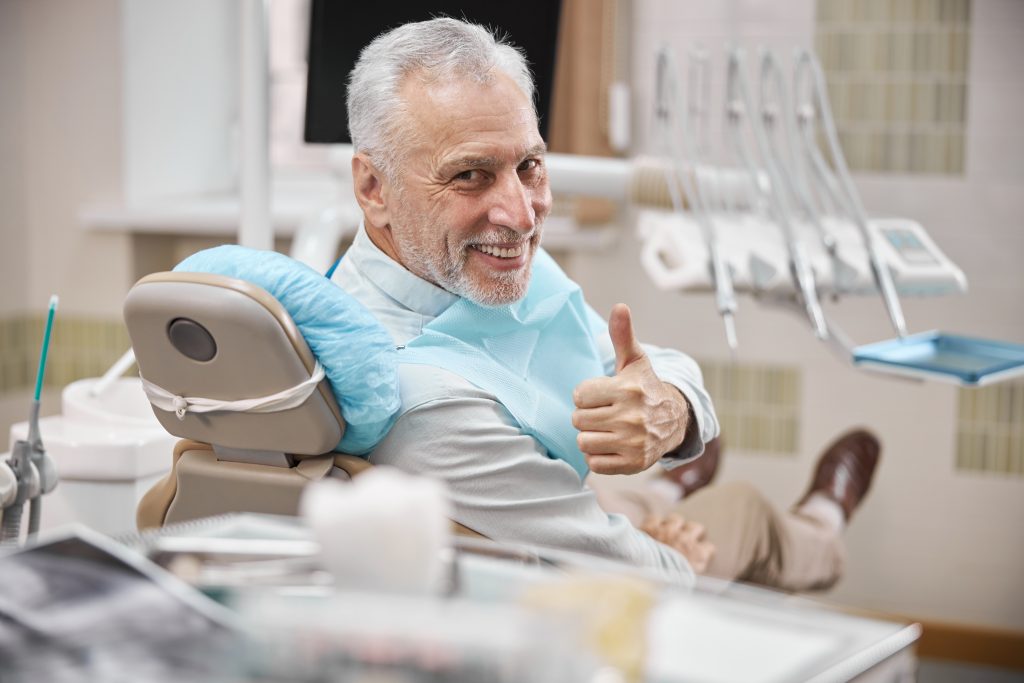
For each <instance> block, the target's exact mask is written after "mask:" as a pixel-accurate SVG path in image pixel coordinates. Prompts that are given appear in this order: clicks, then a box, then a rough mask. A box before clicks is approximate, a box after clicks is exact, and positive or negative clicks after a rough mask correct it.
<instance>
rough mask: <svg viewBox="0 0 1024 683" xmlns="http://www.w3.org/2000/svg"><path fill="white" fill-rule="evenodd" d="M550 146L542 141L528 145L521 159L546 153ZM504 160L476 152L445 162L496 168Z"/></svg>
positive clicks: (471, 166) (448, 166) (448, 165)
mask: <svg viewBox="0 0 1024 683" xmlns="http://www.w3.org/2000/svg"><path fill="white" fill-rule="evenodd" d="M547 151H548V146H547V144H546V143H544V142H541V143H538V144H536V145H532V146H530V147H528V148H527V149H526V150H525V151H524V152H523V153H522V155H521V156H520V158H521V159H528V158H530V157H534V156H539V155H543V154H546V153H547ZM503 163H504V160H503V159H501V158H500V157H496V156H479V155H476V154H467V155H465V156H460V157H455V158H453V159H450V160H448V161H447V162H445V164H444V167H445V168H463V169H476V168H494V167H496V166H501V165H502V164H503Z"/></svg>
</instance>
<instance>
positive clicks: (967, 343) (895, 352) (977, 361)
mask: <svg viewBox="0 0 1024 683" xmlns="http://www.w3.org/2000/svg"><path fill="white" fill-rule="evenodd" d="M853 362H854V364H856V365H859V366H865V367H868V368H870V369H872V370H878V371H881V372H888V373H894V374H899V375H908V376H912V377H918V378H921V379H940V380H944V381H947V382H953V383H956V384H960V385H964V386H982V385H985V384H990V383H992V382H998V381H1002V380H1005V379H1009V378H1010V377H1016V376H1019V375H1024V345H1022V344H1013V343H1009V342H999V341H990V340H987V339H976V338H974V337H961V336H958V335H952V334H945V333H942V332H936V331H931V332H924V333H921V334H915V335H912V336H909V337H905V338H903V339H890V340H887V341H882V342H876V343H874V344H867V345H864V346H859V347H857V348H856V349H854V350H853Z"/></svg>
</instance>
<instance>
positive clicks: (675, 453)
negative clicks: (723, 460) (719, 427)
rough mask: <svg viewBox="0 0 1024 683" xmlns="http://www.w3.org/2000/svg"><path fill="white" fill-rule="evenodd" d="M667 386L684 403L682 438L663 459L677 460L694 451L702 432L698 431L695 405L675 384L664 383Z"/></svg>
mask: <svg viewBox="0 0 1024 683" xmlns="http://www.w3.org/2000/svg"><path fill="white" fill-rule="evenodd" d="M663 384H665V385H666V386H669V387H671V388H672V389H673V391H674V392H675V396H676V397H678V398H679V399H680V400H681V401H682V406H683V416H684V417H683V424H682V427H681V431H682V437H681V438H680V439H679V443H677V444H676V445H675V446H674V447H673V448H671V449H669V451H668V452H667V453H665V454H664V455H662V457H663V458H670V459H677V458H683V457H686V454H687V453H688V452H690V451H691V450H693V446H694V443H693V442H694V440H695V439H697V440H699V439H700V434H698V432H699V431H700V430H698V429H696V428H695V426H696V424H697V417H696V415H695V414H694V412H693V404H692V403H690V399H688V398H687V397H686V394H684V393H683V391H682V390H681V389H680V388H679V387H677V386H676V385H674V384H670V383H668V382H663Z"/></svg>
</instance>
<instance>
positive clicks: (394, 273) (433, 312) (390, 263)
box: [345, 222, 459, 318]
mask: <svg viewBox="0 0 1024 683" xmlns="http://www.w3.org/2000/svg"><path fill="white" fill-rule="evenodd" d="M345 258H346V259H349V260H351V262H352V265H354V266H355V267H356V268H358V269H359V270H361V271H362V272H363V274H364V275H365V276H366V277H367V278H369V279H370V280H371V281H372V282H373V283H375V284H376V285H377V286H378V287H380V289H381V290H383V292H384V293H385V294H387V295H388V296H390V297H391V298H392V299H394V300H395V301H397V302H398V303H400V304H402V305H403V306H405V307H406V308H408V309H410V310H412V311H415V312H416V313H419V314H420V315H424V316H429V317H432V318H434V317H437V316H438V315H440V314H441V312H442V311H444V310H445V309H446V308H448V307H449V306H451V305H452V304H453V303H455V302H456V301H458V300H459V296H458V295H457V294H452V293H451V292H449V291H447V290H445V289H442V288H440V287H438V286H437V285H434V284H431V283H430V282H427V281H426V280H424V279H423V278H421V277H419V276H418V275H415V274H414V273H412V272H410V271H409V270H406V268H405V266H403V265H402V264H400V263H398V262H397V261H395V260H394V259H392V258H391V257H390V256H388V255H387V254H385V253H384V252H383V251H381V249H380V248H379V247H378V246H377V245H376V244H374V243H373V240H371V239H370V236H369V235H368V234H367V233H366V227H365V226H364V224H363V223H361V222H360V224H359V232H357V233H356V236H355V239H354V240H353V241H352V246H351V247H349V249H348V251H347V252H346V253H345Z"/></svg>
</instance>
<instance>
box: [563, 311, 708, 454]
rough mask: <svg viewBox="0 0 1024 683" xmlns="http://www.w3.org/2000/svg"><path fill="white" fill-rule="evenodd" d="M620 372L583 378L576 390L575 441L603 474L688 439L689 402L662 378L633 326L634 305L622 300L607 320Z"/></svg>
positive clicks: (665, 450) (617, 369)
mask: <svg viewBox="0 0 1024 683" xmlns="http://www.w3.org/2000/svg"><path fill="white" fill-rule="evenodd" d="M608 333H609V334H610V335H611V338H612V346H614V347H615V375H614V376H612V377H595V378H592V379H587V380H584V381H582V382H580V383H579V385H578V386H577V387H576V390H575V391H574V392H573V402H574V403H575V404H576V410H575V411H573V414H572V424H573V426H574V427H575V428H576V429H578V430H580V433H579V434H578V435H577V436H576V442H577V444H578V445H579V447H580V450H581V451H583V455H584V456H586V458H587V464H588V465H589V466H590V469H591V470H592V471H594V472H597V473H598V474H634V473H636V472H642V471H643V470H646V469H647V468H648V467H650V466H651V465H653V464H654V463H655V462H657V461H658V459H659V458H661V456H663V455H665V454H666V453H668V452H669V451H671V450H672V449H674V448H676V447H677V446H678V445H679V444H681V443H682V442H683V437H684V436H685V435H686V427H687V422H688V420H689V412H690V410H689V404H688V403H687V402H686V398H685V397H684V396H683V394H682V393H681V392H680V391H679V390H678V389H676V388H675V387H674V386H672V385H670V384H666V383H664V382H662V381H661V380H660V379H658V376H657V375H655V374H654V369H653V368H652V367H651V361H650V360H649V359H648V358H647V354H646V353H645V352H644V349H643V347H642V346H640V342H638V341H637V339H636V335H635V334H634V332H633V319H632V316H631V314H630V311H629V307H628V306H626V305H625V304H617V305H616V306H615V308H613V309H612V314H611V317H610V318H609V320H608Z"/></svg>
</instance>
